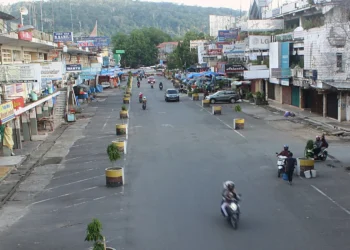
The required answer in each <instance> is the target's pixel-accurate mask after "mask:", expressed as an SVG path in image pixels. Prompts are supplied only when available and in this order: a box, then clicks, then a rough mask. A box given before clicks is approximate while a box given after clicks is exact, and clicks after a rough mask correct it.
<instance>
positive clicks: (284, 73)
mask: <svg viewBox="0 0 350 250" xmlns="http://www.w3.org/2000/svg"><path fill="white" fill-rule="evenodd" d="M291 76H292V72H291V70H290V69H282V68H272V69H271V76H270V77H271V78H277V79H281V78H289V77H291Z"/></svg>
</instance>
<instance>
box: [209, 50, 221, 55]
mask: <svg viewBox="0 0 350 250" xmlns="http://www.w3.org/2000/svg"><path fill="white" fill-rule="evenodd" d="M221 54H222V49H209V50H208V55H221Z"/></svg>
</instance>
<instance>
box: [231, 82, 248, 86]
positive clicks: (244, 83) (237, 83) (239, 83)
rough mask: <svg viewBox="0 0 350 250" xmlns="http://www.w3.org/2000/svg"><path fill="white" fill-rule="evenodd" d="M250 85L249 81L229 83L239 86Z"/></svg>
mask: <svg viewBox="0 0 350 250" xmlns="http://www.w3.org/2000/svg"><path fill="white" fill-rule="evenodd" d="M250 83H251V82H250V81H234V82H232V83H231V85H236V86H240V85H249V84H250Z"/></svg>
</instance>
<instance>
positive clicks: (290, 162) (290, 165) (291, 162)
mask: <svg viewBox="0 0 350 250" xmlns="http://www.w3.org/2000/svg"><path fill="white" fill-rule="evenodd" d="M285 162H286V173H287V175H288V181H289V185H292V181H293V173H294V168H295V166H296V165H297V160H296V159H295V158H294V157H293V153H292V152H290V153H289V155H288V158H286V159H285Z"/></svg>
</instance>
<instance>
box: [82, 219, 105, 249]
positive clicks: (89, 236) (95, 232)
mask: <svg viewBox="0 0 350 250" xmlns="http://www.w3.org/2000/svg"><path fill="white" fill-rule="evenodd" d="M101 232H102V224H101V222H100V221H99V220H98V219H93V220H92V222H90V223H89V225H88V226H87V229H86V237H85V241H89V242H91V241H92V242H94V245H93V248H92V249H93V250H105V238H104V237H103V235H102V234H101Z"/></svg>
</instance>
